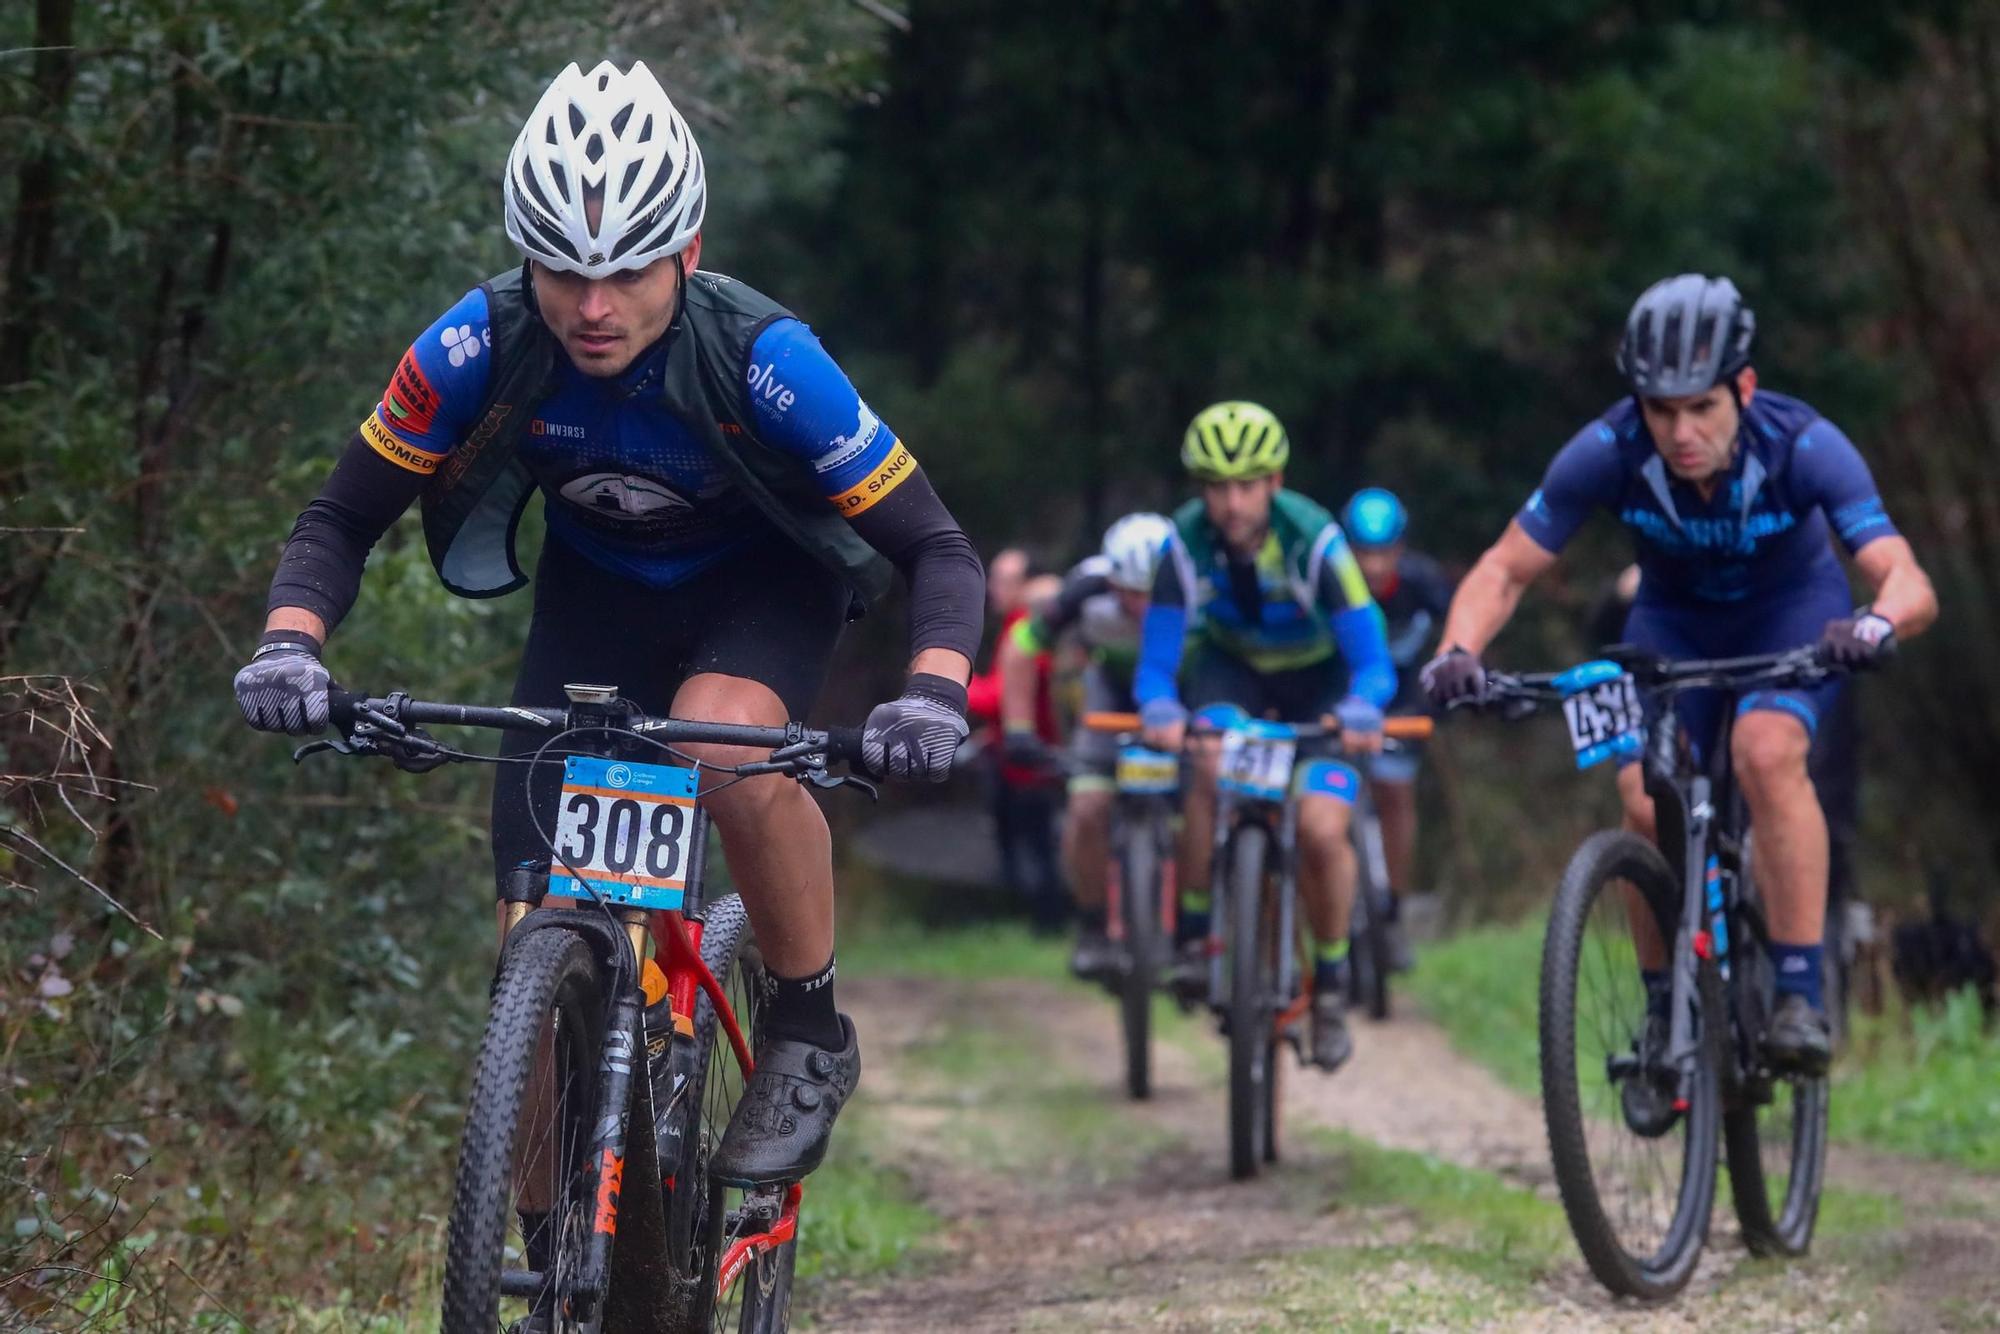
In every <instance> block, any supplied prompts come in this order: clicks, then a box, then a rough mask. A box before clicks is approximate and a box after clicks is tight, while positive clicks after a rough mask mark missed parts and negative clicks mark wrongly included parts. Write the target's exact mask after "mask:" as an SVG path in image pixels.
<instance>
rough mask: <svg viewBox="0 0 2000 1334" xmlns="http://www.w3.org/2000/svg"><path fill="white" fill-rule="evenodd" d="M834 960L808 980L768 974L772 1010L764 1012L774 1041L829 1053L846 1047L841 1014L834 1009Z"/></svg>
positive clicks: (766, 1030)
mask: <svg viewBox="0 0 2000 1334" xmlns="http://www.w3.org/2000/svg"><path fill="white" fill-rule="evenodd" d="M833 970H834V963H833V960H832V959H828V960H827V961H826V967H824V968H822V969H820V970H819V971H818V972H815V973H813V974H812V975H810V976H808V977H779V976H778V975H777V974H776V973H769V974H767V975H766V976H767V977H769V979H770V982H769V986H770V1000H769V1007H770V1008H769V1009H767V1010H766V1011H765V1012H764V1031H765V1032H766V1033H768V1034H770V1035H771V1036H772V1037H778V1038H794V1039H796V1040H798V1041H800V1042H810V1043H811V1044H812V1045H813V1046H815V1047H824V1048H825V1049H826V1050H827V1051H839V1050H840V1049H841V1048H843V1047H845V1046H846V1045H847V1034H846V1033H845V1032H844V1031H842V1029H841V1027H840V1012H839V1011H838V1010H835V1009H834V1008H833Z"/></svg>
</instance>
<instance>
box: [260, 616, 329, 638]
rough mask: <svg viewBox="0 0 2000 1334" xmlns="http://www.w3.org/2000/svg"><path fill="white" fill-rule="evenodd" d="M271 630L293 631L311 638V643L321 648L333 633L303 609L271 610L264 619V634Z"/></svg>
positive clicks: (320, 619) (316, 617) (319, 618)
mask: <svg viewBox="0 0 2000 1334" xmlns="http://www.w3.org/2000/svg"><path fill="white" fill-rule="evenodd" d="M273 630H295V631H297V632H298V633H300V634H303V635H309V636H311V638H312V641H313V643H315V644H318V645H320V646H321V647H325V645H326V640H327V636H328V635H330V634H332V633H333V629H332V627H330V626H329V625H327V623H326V622H325V620H323V619H322V618H321V617H320V616H319V615H318V614H317V613H315V612H311V611H308V610H306V609H305V608H304V607H273V608H271V612H270V614H269V615H268V616H266V617H265V618H264V632H265V633H266V634H269V633H270V632H271V631H273Z"/></svg>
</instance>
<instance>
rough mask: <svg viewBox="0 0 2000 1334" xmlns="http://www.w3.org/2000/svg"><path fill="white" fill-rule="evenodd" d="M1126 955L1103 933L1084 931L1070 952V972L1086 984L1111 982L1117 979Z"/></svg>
mask: <svg viewBox="0 0 2000 1334" xmlns="http://www.w3.org/2000/svg"><path fill="white" fill-rule="evenodd" d="M1124 962H1125V955H1124V952H1123V951H1122V950H1120V949H1119V948H1118V947H1117V946H1116V945H1114V944H1112V943H1111V937H1109V936H1107V935H1105V934H1104V933H1103V932H1102V931H1090V930H1082V931H1078V932H1077V935H1076V948H1075V949H1074V950H1072V951H1071V952H1070V956H1069V971H1070V972H1071V973H1072V974H1074V975H1075V976H1077V977H1079V978H1081V979H1082V980H1083V981H1085V982H1109V981H1111V980H1112V979H1113V978H1115V977H1117V976H1118V974H1119V972H1120V971H1121V969H1122V966H1123V965H1124Z"/></svg>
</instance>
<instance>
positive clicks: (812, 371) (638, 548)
mask: <svg viewBox="0 0 2000 1334" xmlns="http://www.w3.org/2000/svg"><path fill="white" fill-rule="evenodd" d="M665 356H666V349H665V345H664V344H662V345H660V346H657V347H655V348H653V349H651V350H650V351H648V352H647V353H646V354H644V355H642V356H641V357H640V358H639V359H638V360H637V361H636V362H634V363H633V364H632V366H631V367H630V368H629V369H627V370H626V371H625V372H624V373H623V374H622V375H619V376H616V377H612V378H598V377H594V376H588V375H585V374H584V373H583V372H581V371H579V370H577V369H576V368H575V367H574V366H572V365H571V364H570V363H569V360H568V358H566V357H563V356H560V355H558V356H557V358H556V364H557V367H558V370H557V376H558V385H557V388H556V391H555V392H554V393H553V394H551V395H550V396H549V397H548V398H546V399H544V400H542V402H541V403H540V404H539V406H538V408H537V410H536V414H535V417H534V418H533V420H531V421H530V422H529V424H528V430H527V433H526V434H525V435H524V436H523V437H522V439H521V457H522V459H523V461H524V462H526V464H527V465H528V468H529V470H530V472H532V473H533V475H534V477H535V480H536V482H537V484H538V485H539V486H540V487H541V490H542V492H543V494H544V495H545V496H546V497H547V500H548V524H549V530H550V532H551V533H553V534H556V535H557V536H559V537H560V538H562V540H563V541H565V542H567V543H569V544H570V545H571V546H573V547H575V548H576V550H577V551H579V552H580V553H581V554H583V555H584V556H585V557H587V558H588V559H590V560H591V561H592V562H593V563H595V564H597V565H599V566H600V567H602V568H604V569H608V570H610V571H612V572H614V573H617V574H620V575H623V576H625V577H627V578H631V579H635V580H638V581H640V582H643V583H646V584H650V585H652V586H654V587H658V588H666V587H670V586H672V585H674V584H677V583H680V582H681V581H682V580H684V579H687V578H688V577H690V576H691V575H694V574H696V573H698V572H699V571H701V570H703V569H705V568H707V567H709V566H711V565H713V564H714V563H716V562H717V561H719V560H721V559H723V558H724V557H725V556H728V555H729V554H731V553H732V552H735V551H739V550H741V549H743V548H745V547H748V546H751V545H753V544H757V543H768V542H771V541H776V540H779V539H778V537H777V534H776V532H775V530H774V529H773V528H772V527H771V526H770V524H769V523H768V521H766V520H765V519H764V518H763V516H762V514H761V512H760V511H759V510H758V509H757V508H756V506H755V505H754V504H753V503H752V502H751V501H750V499H749V497H748V496H745V495H743V494H742V493H741V492H740V491H739V490H738V489H737V488H736V487H735V486H734V485H733V484H732V483H731V482H730V481H729V479H728V477H727V475H726V474H725V473H724V472H723V471H722V469H721V467H720V466H718V464H717V463H716V461H715V460H714V459H713V458H712V457H710V455H709V454H708V452H707V451H706V450H705V449H704V448H703V447H702V445H701V443H700V442H699V441H698V440H697V439H696V438H695V436H694V435H693V434H692V433H691V432H689V431H688V430H687V428H686V427H684V426H682V425H681V423H680V422H679V421H677V420H676V419H675V418H674V417H672V416H671V415H669V414H668V412H667V411H666V409H665V407H664V406H663V404H662V401H661V389H660V385H661V374H660V368H661V364H662V362H663V361H664V359H665ZM492 364H493V357H492V355H491V333H490V331H489V321H488V317H487V309H486V294H485V293H484V292H483V291H481V290H480V289H478V288H474V289H473V290H472V291H470V292H467V293H466V294H465V295H464V296H463V297H461V298H460V299H459V301H458V303H457V304H456V305H454V306H452V308H451V309H450V310H447V311H446V312H445V313H444V314H443V315H442V316H440V317H439V318H438V320H437V321H436V322H435V323H434V324H432V325H431V327H430V328H429V329H427V330H425V331H424V333H423V334H422V335H421V336H420V337H418V339H417V341H416V342H414V343H413V344H411V345H410V349H409V351H408V352H406V353H404V355H403V359H402V362H401V363H400V364H399V365H398V366H397V368H396V374H395V376H394V378H393V379H392V380H391V381H390V383H389V387H388V389H387V390H385V391H384V393H383V395H382V401H381V403H380V404H379V405H378V406H377V407H376V409H375V411H374V413H373V414H372V416H371V417H370V419H368V420H366V421H364V422H363V423H362V430H361V436H362V439H364V440H365V441H367V442H368V444H369V445H370V446H372V447H373V448H374V449H375V451H376V452H377V453H378V454H381V455H382V456H383V457H384V458H387V459H389V460H390V461H391V462H393V463H396V464H398V465H400V466H402V467H404V468H407V469H410V470H411V471H414V472H420V473H430V472H433V471H435V470H436V468H437V466H438V464H439V463H440V462H441V461H442V460H443V459H444V457H445V456H446V455H447V454H448V453H450V451H451V449H452V448H453V447H454V446H455V445H456V444H457V443H458V442H459V441H461V440H463V439H464V438H465V436H466V434H467V433H468V432H469V431H470V430H471V428H472V426H473V418H474V416H475V415H476V414H477V413H478V412H479V409H480V405H481V403H482V402H483V401H484V397H485V392H486V382H487V374H488V372H489V370H490V368H491V366H492ZM743 391H744V393H745V395H746V396H747V397H748V399H749V401H750V404H751V407H752V410H753V412H754V414H755V422H756V430H757V436H758V438H759V439H760V440H761V441H763V443H765V444H766V445H769V446H770V447H772V448H774V449H778V450H783V451H787V452H790V453H792V454H795V455H797V456H798V457H799V458H800V459H801V460H803V461H804V462H805V463H807V464H808V465H810V466H811V468H812V469H813V472H814V473H815V474H816V475H817V477H818V478H819V482H820V485H821V487H822V488H823V489H824V491H825V494H826V496H827V497H828V499H829V500H831V501H833V502H834V503H835V504H837V505H841V506H842V509H843V512H844V513H847V514H848V515H850V517H851V516H852V515H853V514H855V513H858V512H859V511H860V509H862V508H866V507H867V506H868V505H872V504H873V503H874V502H875V501H877V500H879V499H881V498H882V496H883V495H886V494H887V491H888V490H889V489H892V488H882V489H881V490H879V491H878V492H875V493H869V494H867V495H866V496H851V495H850V494H849V493H850V492H856V493H858V492H859V491H860V490H861V489H862V488H863V487H865V485H866V483H867V482H868V481H869V480H870V479H872V478H875V477H876V475H877V473H878V471H879V470H880V468H881V466H882V464H883V463H884V462H885V461H886V460H887V459H888V458H889V457H890V455H891V454H892V453H894V452H895V451H896V450H897V449H898V447H899V446H898V442H897V440H896V436H895V433H894V432H893V431H891V430H890V429H889V428H888V427H887V426H886V425H884V424H883V423H882V422H881V421H880V420H879V419H878V418H877V417H876V416H875V414H874V413H873V412H871V411H870V410H869V408H868V405H867V404H866V403H864V402H862V401H861V398H860V396H859V395H858V394H857V393H856V392H855V390H854V386H853V385H852V384H850V383H849V382H848V379H847V376H846V375H845V374H843V373H842V371H841V369H840V367H839V366H837V365H836V364H835V363H834V361H833V358H831V357H830V356H828V355H827V353H826V350H825V349H824V348H823V347H821V346H820V343H819V340H818V339H817V338H815V337H813V334H812V331H811V330H810V329H808V328H807V327H806V326H805V325H804V324H802V323H800V322H799V321H798V320H795V319H780V320H775V321H773V322H772V323H771V325H770V326H769V327H768V328H766V329H764V330H763V331H762V332H761V333H759V334H758V336H757V340H756V342H755V343H754V344H753V345H752V347H751V354H750V359H749V364H748V365H747V366H745V367H744V369H743ZM914 471H915V470H914V469H913V468H904V469H901V470H899V471H898V472H897V474H896V480H897V482H898V483H900V481H901V480H902V479H903V478H905V477H907V476H909V475H910V474H911V473H913V472H914Z"/></svg>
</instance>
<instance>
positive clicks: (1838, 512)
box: [1792, 418, 1896, 554]
mask: <svg viewBox="0 0 2000 1334" xmlns="http://www.w3.org/2000/svg"><path fill="white" fill-rule="evenodd" d="M1792 476H1793V481H1794V483H1795V484H1796V485H1797V486H1798V492H1799V495H1800V496H1801V497H1802V498H1804V499H1806V500H1810V501H1815V502H1817V503H1818V504H1819V506H1820V508H1821V509H1823V510H1825V511H1826V517H1827V522H1829V523H1831V524H1832V525H1833V531H1834V532H1835V533H1837V534H1839V536H1840V542H1841V545H1842V546H1844V547H1846V548H1847V550H1848V552H1849V553H1850V554H1852V553H1853V552H1856V551H1859V550H1861V548H1863V547H1865V546H1867V545H1868V544H1869V543H1870V542H1873V541H1874V540H1875V539H1877V538H1880V537H1894V536H1896V525H1895V524H1893V523H1891V522H1890V521H1889V515H1888V512H1887V511H1886V510H1884V509H1883V508H1882V496H1881V493H1880V492H1878V491H1877V490H1876V489H1875V478H1874V476H1873V475H1872V474H1871V473H1870V472H1869V471H1868V464H1867V463H1866V462H1865V461H1864V460H1863V459H1862V457H1861V451H1860V450H1858V449H1856V448H1855V447H1854V442H1853V441H1852V440H1849V439H1848V438H1847V434H1846V433H1845V432H1844V431H1842V430H1841V429H1840V428H1839V427H1838V426H1835V425H1834V424H1833V423H1832V422H1830V421H1827V420H1826V419H1825V418H1821V419H1820V420H1818V421H1816V422H1814V423H1813V424H1812V425H1811V426H1808V427H1807V428H1806V429H1805V430H1803V431H1801V432H1800V433H1799V438H1798V441H1797V442H1796V443H1795V444H1794V445H1793V446H1792Z"/></svg>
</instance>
